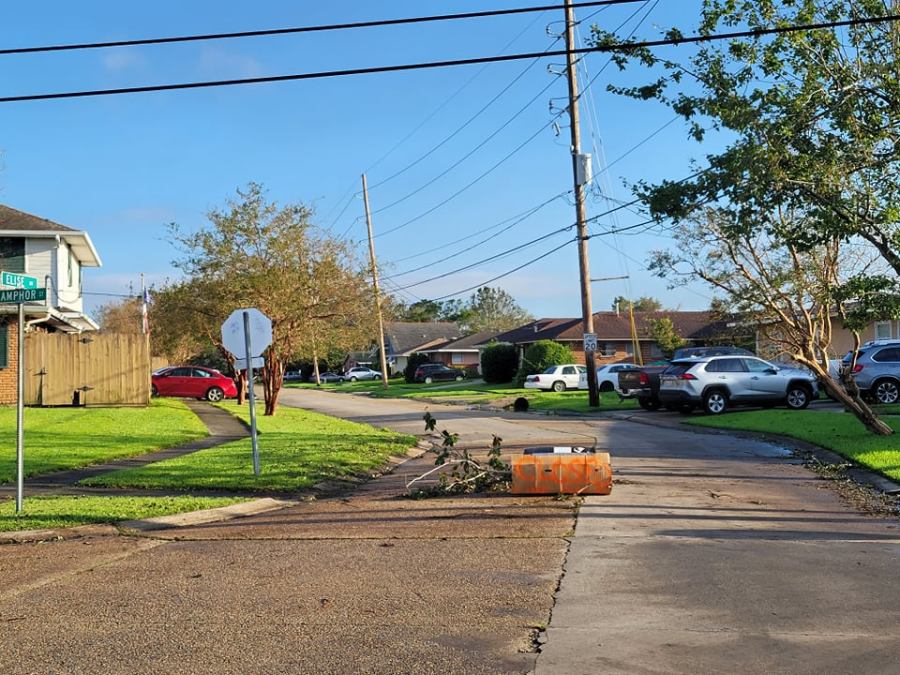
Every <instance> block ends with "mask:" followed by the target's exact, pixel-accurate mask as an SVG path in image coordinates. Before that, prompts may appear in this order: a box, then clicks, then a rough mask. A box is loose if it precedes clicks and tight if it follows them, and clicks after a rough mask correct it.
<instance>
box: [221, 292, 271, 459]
mask: <svg viewBox="0 0 900 675" xmlns="http://www.w3.org/2000/svg"><path fill="white" fill-rule="evenodd" d="M222 344H223V345H224V346H225V349H227V350H228V351H229V352H231V353H232V354H234V355H235V356H239V355H241V354H242V355H243V358H239V359H238V363H237V364H236V365H235V367H236V368H238V369H239V370H243V369H245V368H246V370H247V399H248V402H249V403H250V443H251V446H252V448H253V473H254V475H256V476H258V475H259V470H260V467H259V444H258V442H257V435H256V392H255V391H254V390H253V368H254V366H255V365H257V364H258V363H259V359H260V357H261V356H262V353H263V352H264V351H265V350H266V349H267V348H268V347H269V345H270V344H272V320H271V319H269V317H267V316H266V315H265V314H263V313H262V312H260V311H259V310H258V309H253V308H250V309H237V310H235V311H233V312H232V313H231V316H229V317H228V318H227V319H226V320H225V323H223V324H222Z"/></svg>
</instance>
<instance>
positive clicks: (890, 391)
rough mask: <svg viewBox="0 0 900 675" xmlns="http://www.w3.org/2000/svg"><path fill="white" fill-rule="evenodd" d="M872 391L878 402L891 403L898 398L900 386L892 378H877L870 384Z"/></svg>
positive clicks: (899, 396)
mask: <svg viewBox="0 0 900 675" xmlns="http://www.w3.org/2000/svg"><path fill="white" fill-rule="evenodd" d="M872 391H873V392H874V395H875V400H876V401H878V402H879V403H883V404H891V403H896V402H897V401H898V400H900V386H898V385H897V383H896V382H894V381H893V380H879V381H878V382H876V383H875V384H874V385H873V386H872Z"/></svg>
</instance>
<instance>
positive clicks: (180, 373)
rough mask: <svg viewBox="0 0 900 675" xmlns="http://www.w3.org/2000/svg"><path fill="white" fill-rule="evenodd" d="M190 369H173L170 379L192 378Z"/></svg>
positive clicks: (170, 372)
mask: <svg viewBox="0 0 900 675" xmlns="http://www.w3.org/2000/svg"><path fill="white" fill-rule="evenodd" d="M190 376H191V369H190V368H173V369H172V370H170V371H169V377H190Z"/></svg>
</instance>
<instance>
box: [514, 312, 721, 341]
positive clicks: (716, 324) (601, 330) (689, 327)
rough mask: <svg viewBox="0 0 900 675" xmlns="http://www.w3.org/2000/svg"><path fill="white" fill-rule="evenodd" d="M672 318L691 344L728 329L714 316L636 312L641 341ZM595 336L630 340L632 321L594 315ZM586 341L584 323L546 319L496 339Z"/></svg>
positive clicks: (613, 315) (607, 314) (605, 314)
mask: <svg viewBox="0 0 900 675" xmlns="http://www.w3.org/2000/svg"><path fill="white" fill-rule="evenodd" d="M662 318H668V319H670V320H671V321H672V324H673V326H674V327H675V332H676V333H678V334H679V335H680V336H681V337H683V338H685V339H688V340H702V339H705V338H709V337H712V336H713V335H715V334H716V333H717V332H719V331H720V330H721V329H723V328H724V327H725V322H723V321H720V320H718V319H717V318H716V317H715V316H714V315H713V313H712V312H674V311H673V312H635V313H634V323H635V328H636V329H637V334H638V339H639V340H648V341H649V340H652V339H653V338H652V337H651V336H650V325H651V321H653V320H654V319H662ZM594 332H595V333H596V334H597V339H598V340H600V341H603V340H630V339H631V321H630V318H629V315H628V314H626V313H621V314H616V313H615V312H597V313H596V314H594ZM583 338H584V324H583V322H582V321H581V319H572V318H562V319H561V318H543V319H537V320H536V321H532V322H530V323H528V324H526V325H524V326H520V327H519V328H514V329H513V330H511V331H507V332H505V333H501V334H500V335H497V336H496V340H497V341H498V342H510V343H512V344H522V343H531V342H536V341H538V340H562V341H572V342H580V341H581V340H582V339H583Z"/></svg>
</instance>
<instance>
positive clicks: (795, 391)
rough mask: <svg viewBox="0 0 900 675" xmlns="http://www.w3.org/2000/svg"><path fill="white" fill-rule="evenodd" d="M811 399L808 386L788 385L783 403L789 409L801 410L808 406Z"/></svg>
mask: <svg viewBox="0 0 900 675" xmlns="http://www.w3.org/2000/svg"><path fill="white" fill-rule="evenodd" d="M811 400H812V392H811V391H810V390H809V388H808V387H804V386H801V385H791V386H790V387H788V390H787V395H786V396H785V397H784V402H785V404H786V405H787V407H788V408H790V409H791V410H803V409H804V408H806V407H808V406H809V402H810V401H811Z"/></svg>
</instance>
